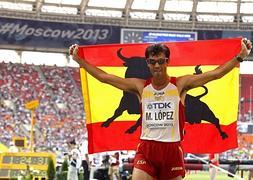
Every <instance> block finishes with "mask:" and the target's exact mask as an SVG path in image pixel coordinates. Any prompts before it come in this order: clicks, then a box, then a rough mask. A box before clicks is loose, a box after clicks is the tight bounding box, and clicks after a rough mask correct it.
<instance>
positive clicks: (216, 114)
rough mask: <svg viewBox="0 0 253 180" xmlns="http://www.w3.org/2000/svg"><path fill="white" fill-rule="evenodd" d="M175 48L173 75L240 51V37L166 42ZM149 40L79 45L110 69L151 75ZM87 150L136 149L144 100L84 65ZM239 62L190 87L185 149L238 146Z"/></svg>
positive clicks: (92, 60)
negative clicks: (147, 54)
mask: <svg viewBox="0 0 253 180" xmlns="http://www.w3.org/2000/svg"><path fill="white" fill-rule="evenodd" d="M165 44H166V45H167V46H168V47H169V48H170V51H171V56H170V64H169V67H168V68H167V70H168V74H169V75H170V76H175V77H178V76H182V75H186V74H194V73H195V74H196V73H201V72H206V71H209V70H213V69H215V68H216V67H217V66H219V65H221V64H223V63H225V62H227V61H228V60H230V59H232V58H233V57H234V56H236V55H237V54H238V53H239V52H240V49H241V39H239V38H237V39H221V40H204V41H192V42H170V43H165ZM147 46H148V44H113V45H95V46H81V47H80V49H79V55H80V56H81V57H85V59H86V60H88V61H89V62H90V63H91V64H92V65H95V66H97V67H99V68H101V69H103V70H104V71H106V72H107V73H110V74H114V75H117V76H120V77H123V78H134V77H137V78H142V79H147V78H149V77H150V74H149V72H148V70H147V65H146V64H145V58H144V52H145V48H146V47H147ZM80 72H81V80H82V92H83V97H84V105H85V112H86V125H87V129H88V142H89V145H88V149H89V153H97V152H103V151H111V150H135V149H136V145H137V143H138V141H139V136H140V129H141V128H140V126H139V124H138V123H137V122H139V121H138V119H139V118H140V106H139V102H138V100H137V98H136V97H135V95H133V94H131V93H127V92H123V91H121V90H119V89H117V88H115V87H112V86H110V85H107V84H103V83H101V82H99V81H98V80H96V79H94V78H93V77H92V76H90V75H89V74H88V73H86V71H85V70H84V69H81V71H80ZM238 100H239V67H236V68H234V69H233V70H232V71H231V72H229V73H228V74H227V75H225V76H224V77H222V78H221V79H219V80H215V81H212V82H209V83H207V84H205V86H203V87H199V88H195V89H192V90H190V91H189V92H188V95H187V97H186V102H185V111H186V118H187V120H186V125H185V135H184V140H183V142H182V143H183V147H184V151H185V152H191V153H215V152H223V151H226V150H229V149H232V148H236V147H237V128H236V126H237V124H236V121H237V113H238Z"/></svg>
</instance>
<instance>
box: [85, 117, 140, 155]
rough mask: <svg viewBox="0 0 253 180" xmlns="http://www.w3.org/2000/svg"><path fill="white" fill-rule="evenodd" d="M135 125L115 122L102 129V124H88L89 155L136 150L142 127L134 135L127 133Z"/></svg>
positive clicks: (131, 122) (132, 122)
mask: <svg viewBox="0 0 253 180" xmlns="http://www.w3.org/2000/svg"><path fill="white" fill-rule="evenodd" d="M134 124H135V122H134V121H115V122H113V123H111V124H110V126H109V127H107V128H104V127H101V123H92V124H87V129H88V132H89V134H88V142H89V146H88V150H89V153H96V152H104V151H115V150H135V149H136V146H137V143H138V141H139V137H140V127H138V129H137V130H136V131H135V133H134V134H127V133H125V131H126V130H127V129H128V128H130V127H131V126H132V125H134Z"/></svg>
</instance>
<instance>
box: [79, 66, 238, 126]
mask: <svg viewBox="0 0 253 180" xmlns="http://www.w3.org/2000/svg"><path fill="white" fill-rule="evenodd" d="M100 68H101V69H103V70H104V71H106V72H107V73H110V74H115V75H117V76H120V77H124V75H125V70H126V68H125V67H100ZM194 68H195V67H194V66H180V67H168V73H169V74H170V75H171V76H176V77H178V76H182V75H186V74H193V73H194ZM215 68H216V66H201V69H202V71H203V72H206V71H209V70H213V69H215ZM82 72H83V73H84V71H83V70H81V76H82V89H83V95H84V99H85V109H86V118H87V120H88V122H87V123H96V122H104V121H106V120H107V119H108V118H110V117H111V116H112V115H113V114H114V111H115V110H116V108H117V107H118V106H119V103H120V100H121V98H122V96H123V91H121V90H118V89H117V88H114V87H112V86H110V85H107V84H103V83H101V82H99V81H98V80H96V79H94V78H93V77H92V76H90V75H89V74H88V75H87V80H88V84H89V86H87V85H84V84H86V83H83V82H86V80H85V73H84V74H83V73H82ZM238 74H239V68H234V69H233V70H232V71H231V72H230V73H228V74H227V75H225V76H224V77H223V78H221V79H219V80H216V81H212V82H210V83H207V84H206V85H205V86H206V87H207V88H208V94H207V95H205V96H204V97H202V98H201V99H200V100H201V101H203V102H205V103H206V104H207V105H208V106H209V108H210V109H211V110H212V111H213V112H214V114H215V116H216V117H217V118H218V119H219V120H220V124H221V125H228V124H231V123H233V122H234V121H235V120H236V119H237V111H238V99H239V87H238V84H239V76H238ZM203 92H204V89H203V88H201V87H199V88H196V89H193V90H191V91H189V92H188V93H189V94H191V95H193V96H198V95H200V94H202V93H203ZM88 94H89V96H88ZM88 97H91V98H90V99H88ZM89 104H90V106H89ZM138 118H139V115H129V114H128V113H127V112H126V111H125V112H124V113H123V114H122V115H121V116H120V117H118V118H117V119H116V121H126V120H127V121H136V120H137V119H138ZM89 119H90V120H91V121H89ZM202 122H203V123H204V122H205V121H202Z"/></svg>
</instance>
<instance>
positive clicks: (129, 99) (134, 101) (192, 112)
mask: <svg viewBox="0 0 253 180" xmlns="http://www.w3.org/2000/svg"><path fill="white" fill-rule="evenodd" d="M121 50H122V48H120V49H119V50H118V51H117V56H118V57H119V58H120V59H121V60H122V61H123V62H124V63H123V65H124V66H126V67H127V69H126V72H125V78H141V79H148V78H150V77H152V75H151V73H150V71H149V68H148V66H147V63H146V59H145V58H144V57H139V56H133V57H130V58H127V57H124V56H123V55H122V54H121ZM199 67H200V65H198V66H196V67H195V74H200V73H202V71H201V70H200V68H199ZM202 88H204V90H205V92H204V93H202V94H201V95H198V96H196V97H194V96H192V95H189V94H187V95H186V97H185V115H186V121H187V122H188V123H190V124H199V123H201V121H202V120H204V121H207V122H209V123H211V124H213V125H215V127H216V128H217V130H218V131H219V134H220V136H221V138H222V139H225V138H227V137H228V135H227V134H226V133H225V132H224V131H222V130H221V127H220V123H219V119H218V118H217V117H216V116H215V115H214V113H213V112H212V110H211V109H210V108H209V107H208V105H207V104H206V103H204V102H202V101H200V98H201V97H203V96H205V95H206V94H207V93H208V89H207V88H206V87H205V86H202ZM124 111H127V112H128V114H140V112H141V109H140V102H139V100H138V98H137V96H136V95H135V94H133V93H129V92H126V91H123V96H122V98H121V101H120V103H119V106H118V107H117V109H116V110H115V111H114V114H113V116H112V117H110V118H108V119H107V120H106V121H105V122H103V123H102V124H101V126H102V127H109V126H110V124H111V123H112V122H113V121H114V120H115V119H116V118H117V117H119V116H121V115H122V113H123V112H124ZM140 125H141V116H140V118H139V119H138V120H137V121H136V123H135V124H134V125H133V126H131V127H130V128H129V129H127V130H126V133H133V132H134V131H135V130H136V129H137V128H138V126H140Z"/></svg>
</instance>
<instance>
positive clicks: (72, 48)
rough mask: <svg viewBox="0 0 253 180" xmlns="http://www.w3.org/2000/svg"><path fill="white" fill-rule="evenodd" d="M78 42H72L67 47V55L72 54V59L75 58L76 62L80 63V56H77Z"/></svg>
mask: <svg viewBox="0 0 253 180" xmlns="http://www.w3.org/2000/svg"><path fill="white" fill-rule="evenodd" d="M78 48H79V45H78V44H73V45H71V46H70V47H69V55H72V59H73V60H75V61H76V62H77V63H78V64H80V63H79V62H80V57H79V56H78Z"/></svg>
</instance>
